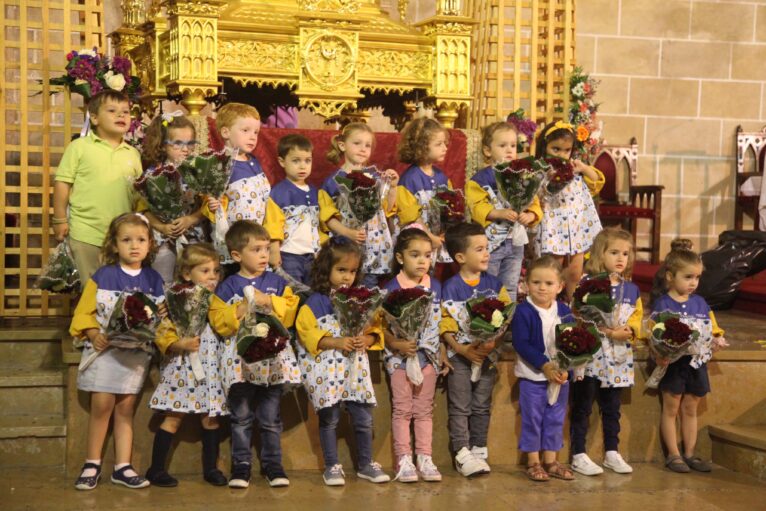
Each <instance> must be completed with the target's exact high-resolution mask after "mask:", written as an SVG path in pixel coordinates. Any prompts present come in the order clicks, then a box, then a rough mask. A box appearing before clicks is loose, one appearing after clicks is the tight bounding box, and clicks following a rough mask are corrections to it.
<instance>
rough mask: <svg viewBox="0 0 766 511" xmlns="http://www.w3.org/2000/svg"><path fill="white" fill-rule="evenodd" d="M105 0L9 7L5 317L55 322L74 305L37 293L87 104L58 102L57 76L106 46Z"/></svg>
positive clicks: (28, 1) (0, 305)
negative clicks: (61, 185) (70, 61)
mask: <svg viewBox="0 0 766 511" xmlns="http://www.w3.org/2000/svg"><path fill="white" fill-rule="evenodd" d="M102 20H103V6H102V3H101V0H4V1H3V20H2V25H3V40H2V43H1V44H2V53H0V59H1V60H0V68H1V69H2V72H3V82H2V84H1V85H0V95H1V96H2V101H1V102H0V104H2V109H3V122H2V123H0V150H2V154H3V159H4V168H3V176H2V180H0V200H2V211H3V218H2V224H1V225H2V233H3V235H4V236H5V243H4V244H3V248H2V250H1V251H0V267H1V268H2V275H3V284H2V286H0V316H2V317H10V316H55V315H64V314H67V313H68V312H69V306H70V299H69V297H66V296H58V295H49V294H48V293H41V292H40V291H39V290H37V289H34V282H35V280H36V279H37V277H38V275H39V274H40V270H41V267H42V266H43V264H44V262H45V261H47V258H48V251H49V250H50V248H51V245H54V246H55V241H54V240H53V238H52V237H51V236H50V235H49V233H50V223H49V214H50V212H51V181H52V180H51V176H52V174H53V173H54V172H55V169H56V166H57V165H58V163H59V160H60V159H61V154H62V153H63V151H64V147H65V146H66V144H67V142H68V141H69V140H70V139H71V137H72V135H73V134H77V133H79V130H80V127H81V125H82V121H83V113H82V101H81V99H80V98H79V96H78V97H73V98H72V100H71V101H70V99H69V98H68V97H67V95H66V94H65V93H59V94H54V95H53V96H51V95H50V92H51V88H50V86H49V85H48V84H47V79H48V78H49V77H50V76H56V75H59V74H61V73H63V69H64V65H65V64H66V54H67V53H68V52H69V51H70V50H72V49H75V50H79V49H81V48H92V47H93V46H98V47H99V48H102V47H103V39H104V37H103V28H102Z"/></svg>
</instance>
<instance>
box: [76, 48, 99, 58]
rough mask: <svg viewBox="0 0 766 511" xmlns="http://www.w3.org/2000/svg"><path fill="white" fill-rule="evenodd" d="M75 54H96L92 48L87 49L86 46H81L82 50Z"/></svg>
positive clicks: (92, 55) (90, 55)
mask: <svg viewBox="0 0 766 511" xmlns="http://www.w3.org/2000/svg"><path fill="white" fill-rule="evenodd" d="M77 55H86V56H88V57H95V56H96V52H95V51H93V50H92V49H90V50H88V49H86V48H83V49H82V50H80V51H78V52H77Z"/></svg>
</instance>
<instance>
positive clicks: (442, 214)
mask: <svg viewBox="0 0 766 511" xmlns="http://www.w3.org/2000/svg"><path fill="white" fill-rule="evenodd" d="M427 218H428V221H427V223H428V228H429V229H430V231H431V232H432V233H433V234H437V235H438V234H443V233H444V232H446V231H447V229H448V228H449V227H450V226H451V225H454V224H459V223H460V222H463V221H465V197H464V196H463V192H462V191H460V190H450V189H449V188H447V187H446V186H440V187H438V188H436V190H434V196H433V197H432V198H431V201H430V202H429V203H428V213H427Z"/></svg>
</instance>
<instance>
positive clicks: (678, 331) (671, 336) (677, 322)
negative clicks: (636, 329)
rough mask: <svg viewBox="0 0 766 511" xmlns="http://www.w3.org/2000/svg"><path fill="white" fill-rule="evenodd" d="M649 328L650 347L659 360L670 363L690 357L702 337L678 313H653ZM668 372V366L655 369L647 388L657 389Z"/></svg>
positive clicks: (647, 382)
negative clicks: (685, 356)
mask: <svg viewBox="0 0 766 511" xmlns="http://www.w3.org/2000/svg"><path fill="white" fill-rule="evenodd" d="M647 327H649V328H647V330H648V331H650V332H651V335H650V338H649V347H650V348H651V350H652V351H653V352H654V353H655V354H656V355H657V356H658V357H659V358H664V359H667V360H669V361H670V363H673V362H675V361H676V360H678V359H679V358H681V357H683V356H684V355H688V354H689V352H690V350H691V349H692V346H693V345H694V343H695V342H696V341H697V339H698V338H699V336H700V334H699V332H697V331H696V330H692V329H691V328H690V327H689V325H687V324H686V323H684V322H683V321H682V320H681V315H680V314H678V313H676V312H659V313H653V314H652V315H651V316H650V317H649V319H648V320H647ZM667 370H668V368H667V366H660V365H658V366H657V367H655V368H654V371H652V374H651V376H650V377H649V379H648V380H647V381H646V386H647V387H649V388H650V389H656V388H657V387H658V386H659V384H660V380H662V378H663V377H664V376H665V373H666V372H667Z"/></svg>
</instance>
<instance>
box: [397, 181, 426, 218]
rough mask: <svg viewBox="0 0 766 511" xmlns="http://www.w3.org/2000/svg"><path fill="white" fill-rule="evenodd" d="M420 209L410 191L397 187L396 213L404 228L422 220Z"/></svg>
mask: <svg viewBox="0 0 766 511" xmlns="http://www.w3.org/2000/svg"><path fill="white" fill-rule="evenodd" d="M420 209H421V208H420V203H419V202H418V200H417V199H416V198H415V196H414V195H412V193H411V192H410V191H409V190H408V189H406V188H405V187H403V186H397V187H396V211H397V214H398V215H399V222H400V223H401V224H402V226H405V225H408V224H411V223H412V222H414V221H415V220H417V219H418V218H420Z"/></svg>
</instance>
